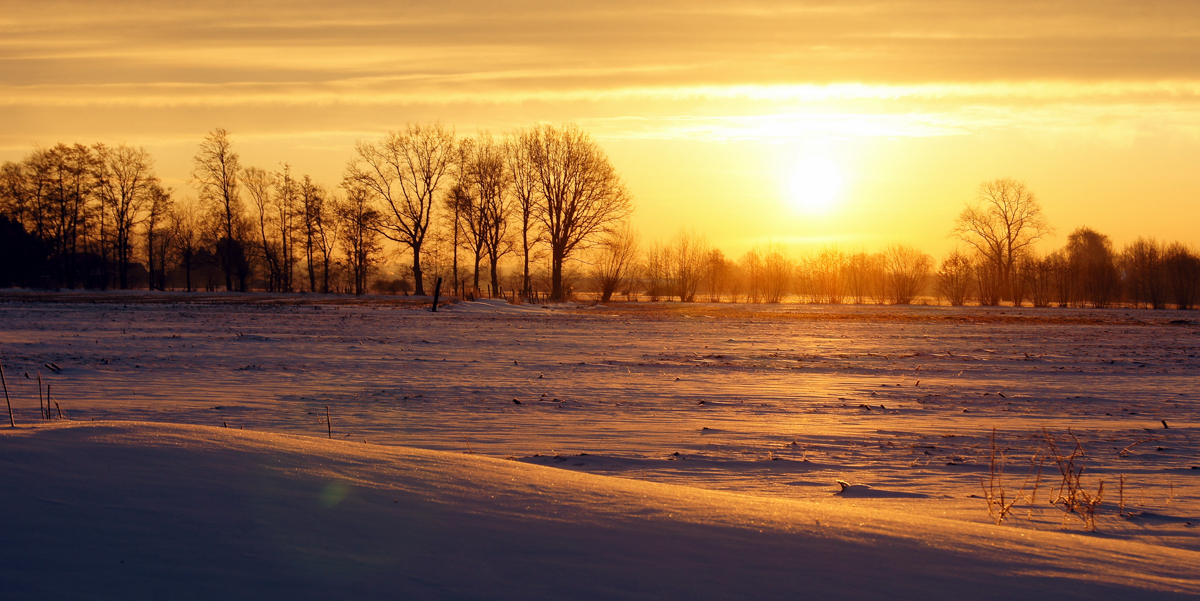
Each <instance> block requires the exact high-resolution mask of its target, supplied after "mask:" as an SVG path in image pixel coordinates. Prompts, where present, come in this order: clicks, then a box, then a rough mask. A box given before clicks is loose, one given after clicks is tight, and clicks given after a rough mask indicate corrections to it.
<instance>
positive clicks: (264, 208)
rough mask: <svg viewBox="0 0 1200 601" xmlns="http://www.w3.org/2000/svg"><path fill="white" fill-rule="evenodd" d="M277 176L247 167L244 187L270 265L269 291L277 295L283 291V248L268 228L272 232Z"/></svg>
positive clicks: (260, 241)
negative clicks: (281, 264)
mask: <svg viewBox="0 0 1200 601" xmlns="http://www.w3.org/2000/svg"><path fill="white" fill-rule="evenodd" d="M275 182H276V180H275V174H273V173H271V172H269V171H266V170H264V169H259V168H258V167H247V168H246V169H244V170H243V171H242V185H243V186H244V187H245V188H246V193H247V194H249V195H250V202H251V204H252V205H253V206H254V216H255V221H256V222H258V236H259V237H258V249H257V250H258V252H259V254H260V255H261V256H262V259H263V262H264V263H266V265H267V290H268V291H271V292H274V291H277V290H281V289H282V285H283V284H282V280H283V274H282V268H281V266H280V260H279V255H280V249H279V246H278V243H277V242H276V237H275V235H274V233H273V232H272V233H271V234H268V233H267V232H268V229H271V230H273V229H274V227H275V226H274V224H273V223H272V222H273V220H274V214H275V208H274V205H275V203H276V200H275V189H274V188H275Z"/></svg>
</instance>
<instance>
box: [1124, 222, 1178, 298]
mask: <svg viewBox="0 0 1200 601" xmlns="http://www.w3.org/2000/svg"><path fill="white" fill-rule="evenodd" d="M1165 250H1166V249H1165V248H1164V247H1163V245H1162V244H1160V243H1159V242H1158V241H1157V240H1155V239H1154V238H1150V239H1146V238H1138V239H1137V240H1135V241H1134V242H1132V243H1131V244H1129V245H1127V246H1126V247H1125V250H1124V251H1123V252H1122V253H1121V265H1122V267H1123V270H1124V272H1125V277H1126V280H1127V282H1128V287H1129V296H1130V300H1132V301H1133V302H1135V303H1142V304H1145V305H1146V306H1148V307H1150V308H1151V309H1163V308H1165V307H1166V305H1167V277H1166V270H1165V269H1164V266H1163V255H1164V254H1165Z"/></svg>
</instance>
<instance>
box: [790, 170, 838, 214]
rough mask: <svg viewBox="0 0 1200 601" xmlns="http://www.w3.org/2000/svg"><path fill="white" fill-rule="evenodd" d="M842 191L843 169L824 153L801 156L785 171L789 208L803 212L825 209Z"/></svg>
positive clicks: (823, 211)
mask: <svg viewBox="0 0 1200 601" xmlns="http://www.w3.org/2000/svg"><path fill="white" fill-rule="evenodd" d="M841 191H842V171H841V169H839V168H838V166H837V163H834V162H833V161H831V160H829V159H827V158H825V157H808V158H805V159H802V160H800V161H799V162H797V163H796V164H795V166H794V167H792V170H791V172H790V173H789V174H788V181H787V195H788V202H789V203H791V205H792V208H793V209H795V210H797V211H802V212H805V213H826V212H829V211H830V210H831V209H832V208H833V207H834V206H835V205H836V203H837V200H838V196H839V194H840V193H841Z"/></svg>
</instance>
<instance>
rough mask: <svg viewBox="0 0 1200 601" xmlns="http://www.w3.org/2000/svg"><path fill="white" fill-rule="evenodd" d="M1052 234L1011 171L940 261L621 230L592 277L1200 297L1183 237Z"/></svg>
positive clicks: (1135, 299) (624, 281)
mask: <svg viewBox="0 0 1200 601" xmlns="http://www.w3.org/2000/svg"><path fill="white" fill-rule="evenodd" d="M1052 233H1053V228H1051V227H1050V226H1049V224H1048V223H1047V222H1046V220H1045V217H1044V216H1043V214H1042V211H1041V207H1040V205H1039V203H1038V200H1037V197H1036V195H1035V194H1034V193H1033V191H1031V190H1030V189H1029V188H1028V187H1027V185H1026V184H1025V183H1023V182H1020V181H1017V180H1014V179H1011V178H1001V179H996V180H991V181H987V182H984V183H982V184H981V185H980V187H979V190H978V193H977V196H976V198H975V199H974V201H972V202H969V203H967V206H966V207H964V209H963V211H962V213H961V214H960V215H959V216H958V218H957V219H956V221H955V226H954V229H953V230H952V231H951V232H950V235H951V236H952V237H954V238H956V239H957V240H958V241H959V242H960V243H961V246H960V247H959V248H957V249H955V250H953V251H951V252H950V253H948V254H947V255H946V256H945V257H943V258H942V259H941V260H940V261H935V260H934V258H933V257H931V256H929V255H928V254H926V253H924V252H921V251H919V250H917V249H915V248H913V247H911V246H909V245H905V244H891V245H888V246H886V247H885V248H884V250H883V251H881V252H874V253H872V252H866V251H858V252H853V251H845V250H843V249H840V248H838V247H836V246H830V247H826V248H823V249H820V250H817V251H815V252H811V253H808V254H805V255H802V256H799V257H795V256H793V255H791V254H789V253H788V252H787V251H786V250H785V249H783V248H782V247H779V246H775V245H771V244H768V245H766V246H764V247H761V248H755V249H752V250H750V251H749V252H747V253H745V254H744V255H742V256H741V257H740V258H738V259H737V260H730V259H727V258H726V257H725V255H724V253H723V252H722V251H721V250H720V249H718V248H714V247H713V246H712V245H710V244H709V243H708V242H707V241H706V240H705V238H704V237H703V236H701V235H698V234H696V233H694V232H689V231H686V230H681V231H680V232H679V233H677V234H676V235H675V236H674V237H673V238H671V239H670V240H667V241H662V242H655V243H653V244H651V245H650V246H649V247H648V248H647V249H645V251H644V252H640V251H639V248H638V247H639V244H638V239H637V234H636V233H635V232H632V231H630V230H628V229H624V230H621V229H617V230H613V231H611V232H609V233H607V234H606V236H605V238H604V239H603V240H602V241H601V243H600V244H599V245H598V248H597V250H596V251H595V252H596V254H595V255H594V258H593V265H592V268H591V271H590V280H591V282H592V288H593V290H594V291H595V294H596V296H597V297H598V298H599V299H600V300H602V301H607V300H609V299H610V298H612V297H613V295H614V294H618V295H619V294H621V293H623V294H625V295H626V296H627V297H628V298H630V299H632V298H639V297H641V298H647V299H649V300H660V299H677V300H680V301H684V302H687V301H694V300H708V301H714V302H720V301H734V302H737V301H744V302H767V303H774V302H780V301H782V300H784V299H785V298H790V299H795V300H797V301H799V302H812V303H828V304H839V303H856V304H860V303H871V304H901V305H903V304H911V303H913V302H930V301H933V302H947V303H949V304H951V305H964V304H978V305H983V306H998V305H1001V304H1006V305H1014V306H1034V307H1047V306H1059V307H1111V306H1130V307H1146V308H1153V309H1165V308H1178V309H1192V308H1194V307H1195V306H1196V304H1197V302H1198V301H1200V254H1197V252H1196V251H1195V250H1194V249H1192V248H1190V247H1189V246H1187V245H1185V244H1183V243H1179V242H1174V243H1164V242H1160V241H1158V240H1155V239H1153V238H1138V239H1137V240H1135V241H1134V242H1131V243H1130V244H1128V245H1126V246H1125V247H1124V248H1122V249H1120V250H1118V249H1116V248H1115V247H1114V246H1113V244H1112V241H1111V239H1110V238H1109V237H1108V236H1106V235H1104V234H1102V233H1100V232H1097V231H1095V230H1093V229H1091V228H1087V227H1080V228H1078V229H1076V230H1075V231H1073V232H1072V233H1071V234H1070V235H1068V236H1067V241H1066V245H1065V246H1063V247H1062V248H1059V249H1056V250H1054V251H1052V252H1050V253H1048V254H1039V253H1037V252H1036V250H1035V249H1034V244H1035V243H1037V242H1039V241H1041V240H1043V239H1045V238H1046V237H1047V236H1049V235H1050V234H1052Z"/></svg>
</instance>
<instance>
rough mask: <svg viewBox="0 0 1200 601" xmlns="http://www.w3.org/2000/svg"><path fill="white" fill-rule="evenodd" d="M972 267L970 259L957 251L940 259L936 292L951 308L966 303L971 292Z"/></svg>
mask: <svg viewBox="0 0 1200 601" xmlns="http://www.w3.org/2000/svg"><path fill="white" fill-rule="evenodd" d="M973 270H974V265H973V264H972V263H971V258H970V257H968V256H967V255H966V254H964V253H962V252H959V251H958V250H954V251H951V253H950V254H948V255H946V258H945V259H942V266H941V267H940V268H939V269H938V273H937V291H938V294H941V295H942V296H943V297H944V298H945V299H946V300H947V301H949V302H950V304H951V305H953V306H956V307H957V306H961V305H963V304H964V303H966V301H967V295H968V294H970V291H971V283H972V275H973Z"/></svg>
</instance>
